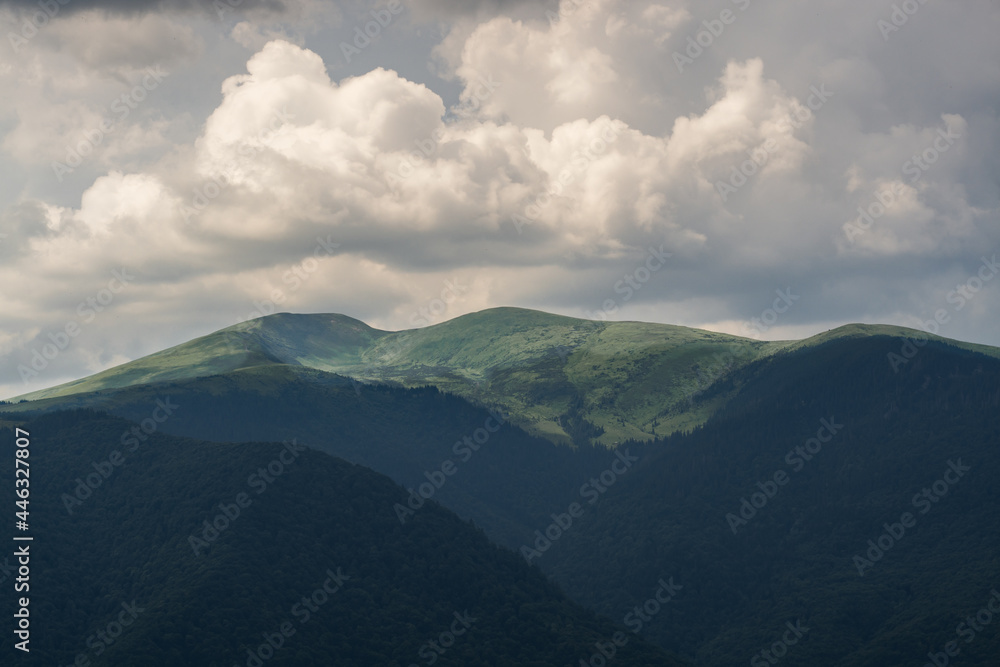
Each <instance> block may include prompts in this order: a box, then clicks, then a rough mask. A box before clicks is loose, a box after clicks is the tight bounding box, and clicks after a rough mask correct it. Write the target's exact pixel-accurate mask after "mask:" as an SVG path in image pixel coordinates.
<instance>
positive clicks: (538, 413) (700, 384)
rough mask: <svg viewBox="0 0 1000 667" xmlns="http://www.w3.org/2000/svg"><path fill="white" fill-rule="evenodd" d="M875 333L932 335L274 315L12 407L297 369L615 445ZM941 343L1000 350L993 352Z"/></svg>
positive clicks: (903, 333) (505, 311) (692, 420)
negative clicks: (787, 353)
mask: <svg viewBox="0 0 1000 667" xmlns="http://www.w3.org/2000/svg"><path fill="white" fill-rule="evenodd" d="M874 335H882V336H892V337H897V338H916V339H919V340H923V339H925V338H927V337H928V336H927V335H926V334H923V333H921V332H917V331H914V330H910V329H903V328H899V327H888V326H870V325H848V326H846V327H841V328H839V329H836V330H834V331H831V332H827V333H825V334H820V335H819V336H815V337H813V338H810V339H806V340H804V341H785V342H761V341H756V340H751V339H747V338H740V337H737V336H730V335H726V334H719V333H714V332H709V331H702V330H698V329H691V328H687V327H679V326H671V325H665V324H649V323H643V322H596V321H591V320H580V319H574V318H569V317H563V316H559V315H552V314H549V313H543V312H539V311H533V310H525V309H520V308H494V309H490V310H486V311H483V312H479V313H473V314H470V315H464V316H462V317H458V318H455V319H453V320H450V321H448V322H444V323H441V324H438V325H434V326H429V327H424V328H421V329H413V330H408V331H399V332H386V331H379V330H377V329H373V328H371V327H369V326H368V325H366V324H364V323H363V322H361V321H359V320H355V319H353V318H350V317H346V316H344V315H329V314H327V315H292V314H287V313H282V314H277V315H271V316H268V317H262V318H259V319H255V320H251V321H248V322H243V323H240V324H237V325H235V326H232V327H228V328H226V329H222V330H220V331H217V332H215V333H212V334H209V335H207V336H204V337H202V338H198V339H195V340H192V341H190V342H188V343H184V344H182V345H178V346H176V347H173V348H170V349H167V350H164V351H162V352H158V353H156V354H152V355H149V356H147V357H143V358H141V359H137V360H135V361H132V362H129V363H126V364H123V365H121V366H118V367H115V368H112V369H109V370H107V371H104V372H102V373H98V374H96V375H93V376H91V377H88V378H84V379H82V380H77V381H74V382H70V383H67V384H63V385H59V386H57V387H52V388H50V389H44V390H41V391H36V392H32V393H30V394H25V395H23V396H18V397H15V399H14V400H28V401H37V400H40V399H55V398H66V397H70V396H73V395H78V394H83V393H91V392H96V391H107V390H111V389H121V388H125V387H130V386H135V385H141V384H150V383H157V382H166V381H175V380H183V379H190V378H196V377H205V376H210V375H217V374H222V373H228V372H232V371H237V370H242V369H249V368H259V367H265V368H272V369H277V368H278V367H281V366H294V367H301V368H307V369H315V370H322V371H328V372H332V373H337V374H340V375H343V376H347V377H351V378H354V379H356V380H358V381H362V382H378V383H388V384H394V385H397V386H405V387H419V386H426V385H433V386H436V387H438V388H440V389H442V390H444V391H448V392H450V393H453V394H455V395H457V396H461V397H463V398H466V399H467V400H469V401H471V402H473V403H477V404H480V405H484V406H487V407H494V408H502V409H503V410H504V411H505V412H507V413H509V414H510V415H511V419H512V421H513V422H514V423H515V424H517V425H518V426H520V427H521V428H524V429H525V430H526V431H528V432H529V433H532V434H535V435H539V436H541V437H544V438H547V439H549V440H551V441H553V442H557V443H571V442H576V443H583V442H590V441H593V442H599V443H601V444H604V445H612V444H613V443H615V442H621V441H624V440H626V439H634V440H649V439H652V438H654V437H655V436H657V435H666V434H669V433H672V432H675V431H679V430H684V429H689V428H692V427H694V426H697V425H699V424H702V423H704V422H705V420H706V419H707V418H708V417H709V416H711V414H713V413H714V411H715V410H716V409H718V408H719V407H720V406H721V405H722V404H723V403H724V402H725V399H726V397H725V396H720V397H718V400H715V401H703V400H702V401H694V400H693V399H694V398H695V397H696V396H697V395H698V394H699V393H700V392H701V391H702V390H704V389H706V388H707V387H708V386H710V385H712V384H713V383H714V382H715V381H716V380H717V379H719V378H720V377H722V376H724V375H726V374H728V373H731V372H732V371H734V370H736V369H738V368H741V367H743V366H745V365H746V364H749V363H751V362H753V361H755V360H758V359H761V358H765V357H768V356H771V355H773V354H775V353H777V352H780V351H782V350H788V349H797V348H799V347H810V346H814V345H817V344H820V343H822V342H825V341H826V340H832V339H837V338H842V337H848V338H850V337H858V336H862V337H866V336H874ZM932 338H934V337H932ZM935 339H936V338H935ZM941 340H943V339H941ZM948 342H949V343H950V344H952V345H956V346H958V347H964V348H968V349H976V350H977V351H980V352H983V353H985V354H993V355H996V354H998V351H997V350H996V348H990V347H987V346H972V345H969V344H965V343H959V342H957V341H948ZM50 404H51V403H50Z"/></svg>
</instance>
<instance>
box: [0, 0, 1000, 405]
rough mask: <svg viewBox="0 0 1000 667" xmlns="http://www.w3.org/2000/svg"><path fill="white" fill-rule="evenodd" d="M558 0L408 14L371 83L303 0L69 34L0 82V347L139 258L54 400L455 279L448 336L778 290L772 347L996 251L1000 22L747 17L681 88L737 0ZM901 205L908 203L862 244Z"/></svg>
mask: <svg viewBox="0 0 1000 667" xmlns="http://www.w3.org/2000/svg"><path fill="white" fill-rule="evenodd" d="M302 6H305V5H302ZM724 6H728V5H726V4H725V3H724ZM171 7H172V5H171ZM555 7H556V5H554V4H549V5H543V4H539V3H516V2H514V3H499V2H483V3H470V4H469V5H468V6H465V8H464V9H461V10H459V9H458V8H455V7H452V6H451V5H450V4H449V3H447V2H430V1H427V2H418V3H417V4H415V5H413V6H412V7H411V8H410V9H411V11H412V13H413V16H414V17H415V19H416V20H413V21H410V20H401V21H399V22H394V23H393V25H392V26H390V28H387V29H386V30H385V31H384V33H383V34H382V35H381V36H380V40H379V41H377V42H373V44H372V46H371V48H370V49H369V50H367V51H366V52H365V58H364V59H360V58H359V59H358V60H357V63H362V60H364V63H362V64H358V68H359V69H357V70H350V72H351V73H352V74H353V75H352V76H345V75H344V73H343V72H344V71H345V70H343V69H341V60H342V57H341V53H340V50H339V47H338V44H339V41H340V40H341V39H343V34H346V33H347V32H349V31H350V29H351V26H352V25H353V24H352V23H347V24H345V25H346V26H347V27H346V28H343V26H340V27H341V28H342V29H340V30H339V31H331V30H329V28H330V26H331V25H333V22H332V20H331V22H329V23H327V24H323V21H320V20H318V21H317V22H316V25H317V26H318V27H317V28H316V30H315V31H310V30H308V29H300V28H301V26H298V27H294V28H290V27H289V26H288V25H286V24H285V23H284V22H283V21H284V19H285V18H286V17H287V16H288V13H287V12H290V11H292V10H291V5H289V6H288V8H286V14H284V15H282V17H279V18H275V19H273V20H272V19H271V18H268V17H262V16H263V15H260V14H258V15H254V16H249V17H247V16H237V15H236V14H235V13H234V14H233V15H227V17H226V20H225V21H224V22H222V23H218V24H217V23H216V22H215V20H214V19H211V18H210V17H209V18H208V19H206V18H205V17H204V16H202V15H199V14H196V13H193V12H188V13H184V12H173V13H171V12H169V11H157V12H146V13H141V12H140V13H134V14H131V15H129V16H127V17H126V16H118V15H114V16H104V15H103V14H102V13H100V12H93V13H87V12H82V13H78V14H75V15H73V16H69V17H66V18H65V19H62V23H61V24H60V23H53V24H52V25H51V26H49V28H48V29H47V30H46V32H45V33H44V35H43V34H41V33H40V34H39V36H38V37H36V38H35V41H34V42H32V45H31V49H26V50H25V51H23V52H22V53H21V54H19V55H18V58H20V60H16V61H15V60H12V61H11V62H13V63H15V64H16V65H17V66H16V67H15V66H10V67H6V68H4V67H0V85H3V86H4V88H5V90H10V91H11V95H10V96H8V97H7V98H6V100H5V101H4V102H0V131H2V133H3V144H2V146H3V151H2V154H0V169H6V171H5V172H4V173H5V174H6V175H9V176H10V177H9V178H7V179H5V180H4V181H2V182H0V201H2V202H3V204H2V208H0V210H2V211H3V213H2V214H0V233H6V234H7V235H8V237H7V238H6V239H4V240H3V241H4V242H3V244H2V245H0V255H2V256H3V258H4V259H3V262H2V264H0V284H3V285H5V286H6V287H5V289H7V290H8V291H9V292H10V296H9V297H7V298H8V301H9V303H10V307H9V308H8V310H7V313H8V314H7V315H6V316H5V317H6V318H7V319H6V320H5V321H4V322H3V323H2V324H0V334H2V335H0V354H6V355H9V356H8V359H9V362H10V364H13V365H12V366H11V368H16V364H17V363H21V362H23V360H24V359H26V358H30V357H31V354H32V352H31V351H32V349H33V347H37V346H38V345H41V344H43V343H44V342H45V341H46V340H47V339H48V338H47V337H48V334H49V333H51V332H53V331H56V330H59V329H60V328H61V327H63V326H64V325H65V323H66V321H68V319H71V318H75V317H76V315H75V309H76V307H77V305H78V304H79V303H80V302H81V301H82V300H85V299H86V298H88V297H90V296H93V295H94V294H97V293H98V291H99V290H101V289H102V288H103V286H104V285H105V284H106V283H107V282H108V280H109V279H110V277H111V273H110V272H111V271H113V270H119V269H120V267H122V266H127V267H129V269H130V270H132V271H133V272H134V273H135V274H136V276H137V278H136V280H135V281H134V283H133V284H131V285H130V286H129V288H128V289H127V290H125V291H123V292H122V294H121V295H120V298H116V299H115V301H114V303H113V304H112V305H111V306H109V307H108V308H107V309H106V313H104V314H102V316H101V317H100V318H96V319H95V320H94V322H92V323H90V324H89V325H88V327H87V328H86V330H85V331H84V332H83V333H82V334H81V336H80V337H79V338H78V339H76V341H75V342H74V345H73V346H72V347H71V348H70V349H69V350H67V352H66V353H65V354H63V355H61V356H60V358H59V360H58V362H57V363H56V362H54V363H53V367H52V368H51V369H50V371H47V373H48V374H47V375H46V377H45V378H42V379H39V380H38V383H39V385H38V386H44V385H46V384H51V383H52V382H55V381H56V378H62V377H63V376H73V375H82V374H84V373H86V372H93V371H94V370H99V368H100V367H101V365H103V364H108V363H112V362H113V361H114V360H116V359H120V358H123V357H134V356H139V355H141V354H145V353H149V352H152V351H154V350H155V349H158V348H159V347H164V346H166V345H169V344H172V343H176V342H179V341H180V340H183V339H184V338H188V337H193V336H194V335H197V334H200V333H204V332H205V331H207V330H211V329H215V328H219V327H221V326H225V325H227V324H231V323H233V322H235V321H237V320H238V319H240V318H245V317H247V316H249V315H250V314H251V313H253V312H262V310H266V309H267V303H266V302H267V301H268V300H271V301H273V304H272V306H273V307H275V308H279V309H282V310H297V311H305V312H318V311H339V312H346V313H348V314H351V315H354V316H359V317H362V318H364V319H367V320H369V321H372V322H373V323H376V324H379V325H381V326H384V327H389V328H397V327H407V326H414V325H415V324H414V321H415V320H414V313H415V312H416V313H419V312H420V311H419V309H420V307H421V305H422V304H426V303H428V302H430V301H431V300H433V299H434V298H435V297H436V295H440V293H441V290H442V289H444V286H445V281H454V280H461V281H463V284H468V285H469V286H470V287H469V290H468V291H466V292H465V293H463V295H462V299H460V300H457V301H455V302H454V303H453V304H452V305H450V306H449V310H448V311H447V314H446V315H445V314H441V316H442V317H445V316H446V317H452V316H454V315H458V314H461V313H462V312H468V311H470V310H476V309H480V308H483V307H489V306H493V305H521V306H527V307H537V308H543V309H550V310H555V311H558V312H563V313H566V314H570V315H578V316H579V315H587V314H588V313H589V314H593V313H594V312H597V311H599V310H601V309H602V308H603V306H604V304H605V303H606V302H607V301H608V300H609V299H610V300H611V301H612V302H613V303H614V305H615V310H614V312H610V313H606V314H607V315H608V316H610V317H612V318H613V319H650V320H658V321H668V322H673V323H678V324H689V325H704V324H706V323H708V324H710V325H712V326H714V327H717V328H723V329H727V330H731V329H732V327H733V326H735V325H736V324H738V323H740V322H742V321H745V320H746V319H749V318H750V317H754V316H758V315H759V314H760V312H761V311H762V310H763V309H764V308H766V307H767V306H768V304H770V303H771V302H772V301H773V299H774V291H775V290H776V289H786V288H791V289H792V290H793V291H795V292H796V293H797V294H800V295H801V300H800V301H798V302H796V305H795V307H794V308H793V309H791V310H790V311H789V312H788V314H787V315H786V316H783V319H782V321H781V322H780V323H779V324H778V326H777V328H776V329H775V330H774V332H772V333H773V334H774V335H787V333H788V332H795V333H801V332H805V331H807V330H809V328H810V327H814V328H816V329H817V330H820V329H826V328H830V326H831V324H832V323H837V322H847V321H857V320H867V321H888V322H897V323H909V324H912V323H913V322H914V321H916V320H917V319H919V318H924V319H926V318H927V311H928V309H929V311H930V312H931V313H933V311H934V309H935V308H937V307H940V304H942V303H945V305H947V304H946V302H945V301H944V297H945V296H946V295H947V293H948V291H949V290H951V289H954V287H955V285H956V284H958V283H959V282H960V281H961V280H963V276H965V277H966V278H967V277H968V276H970V275H973V274H974V273H975V271H976V270H977V267H978V265H979V263H980V261H981V259H980V257H981V255H982V254H983V253H984V252H989V253H991V252H992V251H991V250H990V249H991V248H995V247H997V245H998V242H1000V224H998V222H1000V192H998V190H997V187H996V178H995V174H996V173H997V169H998V168H1000V157H998V155H1000V152H998V151H997V150H996V147H997V145H998V143H1000V141H998V140H1000V122H998V118H997V115H996V101H997V95H996V87H995V86H992V83H994V82H995V81H996V80H997V79H996V77H997V75H996V73H995V72H993V71H992V70H989V68H987V67H986V66H985V65H984V63H989V62H996V57H997V56H998V55H1000V47H998V46H997V45H996V44H995V40H993V41H991V40H990V39H988V38H987V37H988V35H989V34H991V33H990V30H991V29H992V28H993V27H995V25H996V23H997V21H998V16H1000V12H997V11H991V10H988V8H984V7H980V6H977V7H967V8H963V10H962V11H960V12H952V13H948V14H947V18H945V17H944V14H942V13H941V12H942V11H943V10H938V9H936V8H935V6H932V5H926V6H923V7H922V9H921V12H920V14H919V15H918V16H916V17H914V18H913V20H912V21H911V24H910V25H908V26H907V27H906V28H905V30H903V31H900V33H898V34H894V35H893V36H892V38H891V40H890V41H888V42H886V41H884V40H883V39H882V37H881V35H880V33H879V31H878V29H877V27H876V24H875V21H876V20H877V19H878V18H879V16H880V14H881V11H880V9H879V8H878V7H872V6H870V5H865V4H863V3H861V2H860V0H858V1H857V2H850V3H848V4H847V5H846V6H844V7H840V6H838V7H833V6H830V7H824V8H821V9H819V10H817V9H816V8H814V7H811V6H810V7H804V6H799V5H792V4H788V3H785V4H781V3H779V4H778V5H768V4H764V3H750V4H749V5H748V6H747V9H746V10H745V11H739V9H738V8H736V9H735V10H734V11H736V12H737V13H736V14H735V15H736V16H737V19H736V21H735V22H734V23H732V24H731V25H729V26H728V27H727V28H726V30H725V31H724V32H723V33H722V34H721V35H719V36H717V37H716V39H715V40H714V42H713V44H712V45H711V46H710V47H709V48H706V49H705V51H704V53H703V54H702V55H701V56H699V57H698V58H697V60H695V62H694V64H693V65H692V66H691V67H689V68H686V69H685V71H683V72H679V71H678V68H677V67H676V66H675V64H674V60H673V58H672V54H673V53H674V52H675V51H678V50H683V49H684V48H685V45H686V44H688V41H687V40H688V38H689V37H692V36H694V35H696V34H697V33H698V31H699V30H702V29H704V24H703V21H705V20H709V19H713V18H714V17H717V16H718V9H719V8H718V7H716V8H711V7H702V6H698V5H693V4H685V3H666V2H652V1H645V2H626V1H625V0H592V1H591V2H588V3H581V4H579V5H578V4H577V3H574V2H571V1H570V0H563V2H562V3H561V4H560V7H561V8H562V9H561V11H558V12H555V13H554V16H549V17H546V15H545V11H547V10H553V9H554V8H555ZM307 9H308V11H310V12H314V11H319V9H318V8H317V6H312V5H310V6H309V7H308V8H307ZM341 9H342V10H343V11H344V12H345V14H346V15H349V16H363V15H365V14H367V12H368V11H369V10H370V9H371V5H369V4H365V3H360V2H359V3H353V4H351V5H350V6H347V7H344V8H341ZM449 11H455V12H456V14H455V15H454V16H449V15H448V13H447V12H449ZM421 12H423V13H421ZM946 13H947V12H946ZM310 16H313V15H312V14H310ZM316 16H319V15H316ZM323 16H327V17H329V16H332V15H330V14H324V15H323ZM337 17H338V18H339V13H338V14H337ZM550 19H551V20H550ZM938 19H940V20H938ZM421 21H428V23H421ZM81 26H84V27H85V26H90V27H91V28H92V29H93V30H94V31H96V32H95V34H99V35H100V36H101V41H102V42H108V43H98V41H96V40H95V41H92V40H89V39H86V38H84V37H81V36H79V35H83V34H84V33H83V32H81V33H79V34H77V33H75V32H74V29H75V28H77V27H81ZM831 26H836V27H837V29H836V30H831ZM342 33H343V34H342ZM167 36H169V37H167ZM931 37H933V39H931ZM116 40H117V41H116ZM172 45H175V46H172ZM419 48H423V49H424V50H423V51H419ZM245 49H251V50H252V51H253V53H252V55H250V56H249V58H248V57H247V54H246V51H245ZM415 54H417V55H415ZM170 59H172V60H170ZM161 61H169V62H171V63H173V66H174V68H175V70H174V71H172V73H171V74H170V79H168V81H169V82H170V84H169V85H167V84H165V85H164V86H163V87H162V88H158V89H157V90H156V91H154V92H153V93H151V94H150V95H149V96H148V99H147V100H146V101H144V102H143V103H142V104H141V105H139V106H137V107H136V109H134V110H133V112H132V113H131V114H130V116H129V117H128V118H127V119H126V122H124V123H123V124H122V125H121V126H120V127H117V128H116V129H115V130H114V132H111V133H109V134H108V135H107V136H106V137H105V138H104V141H103V142H102V143H101V144H100V146H99V147H98V148H97V149H95V150H94V151H93V154H92V155H91V156H90V157H89V158H88V160H87V161H86V163H85V164H84V165H83V166H81V167H80V168H78V169H77V170H76V171H74V172H73V174H72V176H70V177H67V178H66V179H65V181H64V183H58V182H57V181H56V180H55V179H54V178H53V175H52V171H51V168H50V162H51V161H52V160H59V159H63V158H64V156H65V154H66V150H67V149H66V147H67V146H68V145H72V143H73V142H75V141H78V140H79V138H80V136H81V133H82V132H86V131H87V130H88V128H92V127H94V126H95V124H98V123H99V122H100V120H101V119H102V118H103V117H105V115H106V113H107V111H106V110H107V108H108V107H109V105H110V104H111V102H112V101H113V100H115V99H116V98H118V97H120V96H121V95H122V94H123V93H124V92H127V91H128V90H130V89H131V88H132V87H133V86H134V85H136V81H137V79H136V77H137V76H140V75H141V73H142V68H141V67H140V64H141V63H152V65H151V66H156V63H158V62H161ZM234 63H236V64H234ZM244 63H245V67H244ZM362 67H363V69H362ZM429 67H433V68H434V70H433V72H434V73H431V72H429V71H428V68H429ZM994 69H995V68H994ZM435 73H436V74H439V75H440V76H441V77H442V78H438V77H437V75H436V74H435ZM199 77H201V78H199ZM140 80H141V79H140ZM904 82H905V83H904ZM220 84H221V85H220ZM942 133H944V134H945V135H957V136H956V137H955V138H954V140H953V141H952V142H951V143H947V146H948V148H947V150H943V148H944V146H945V143H942V142H948V141H949V140H948V139H943V138H942ZM935 143H936V144H937V147H936V148H935ZM931 149H933V150H934V151H937V155H936V156H934V155H933V153H928V152H927V151H929V150H931ZM925 154H926V155H925ZM932 157H933V162H931V158H932ZM917 160H921V161H922V162H923V164H926V165H927V168H926V169H925V168H923V167H920V166H919V164H918V162H917ZM914 169H915V171H914ZM43 172H44V173H43ZM39 174H41V175H39ZM915 175H916V176H918V177H917V178H914V176H915ZM883 192H890V193H893V194H892V197H893V200H892V203H891V205H886V206H885V211H884V212H883V213H881V214H880V215H878V216H877V219H873V222H872V224H871V225H869V226H867V227H866V228H865V229H862V230H861V231H862V233H860V234H853V233H852V234H850V235H849V233H848V231H847V230H848V229H849V228H850V226H851V225H852V224H854V223H856V222H857V220H858V218H859V213H858V208H859V207H862V209H863V210H866V211H867V210H868V209H869V208H870V207H871V206H872V204H873V203H877V204H880V205H882V204H881V202H880V200H879V195H880V193H883ZM872 210H874V211H877V209H872ZM661 246H662V247H663V249H664V251H666V252H670V253H672V256H671V257H670V259H669V262H667V263H666V264H665V265H664V267H663V268H662V270H659V271H657V272H656V273H655V275H652V276H651V277H650V278H649V280H648V281H645V282H643V283H642V285H641V288H635V289H632V290H631V292H628V293H627V294H628V298H627V299H626V298H625V295H626V292H625V291H624V290H623V289H622V288H621V287H620V284H621V281H623V279H624V278H625V277H627V276H630V275H631V276H634V275H635V271H636V270H637V267H640V266H642V265H643V263H644V262H645V260H646V258H647V257H648V255H649V252H650V248H653V249H654V250H655V249H659V248H660V247H661ZM307 260H308V262H307ZM307 265H308V266H307ZM308 267H312V268H311V269H310V268H308ZM304 276H307V277H304ZM67 285H69V286H70V288H69V289H68V288H67ZM616 286H618V287H616ZM991 289H992V288H991ZM5 296H7V293H6V292H5ZM277 296H281V297H282V301H281V303H278V300H277V298H276V297H277ZM997 304H1000V292H998V291H997V290H993V291H992V292H991V291H989V290H986V289H984V290H983V292H982V294H980V295H979V296H978V297H977V299H976V301H975V302H974V303H973V304H971V305H970V306H969V307H968V308H966V309H965V310H964V311H963V312H962V313H956V314H955V318H954V319H955V322H954V323H953V324H952V325H950V328H949V329H948V330H947V331H943V332H942V333H943V335H946V336H955V337H965V338H970V339H977V340H988V341H992V342H995V343H1000V340H997V339H996V334H995V331H996V326H995V325H996V315H995V314H994V313H996V312H1000V310H997V308H996V307H995V306H997ZM915 318H916V319H915ZM417 319H420V318H417ZM424 319H427V318H424ZM734 323H735V324H734ZM150 329H152V330H154V331H153V333H152V334H149V331H150ZM46 378H48V380H49V381H46Z"/></svg>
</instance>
